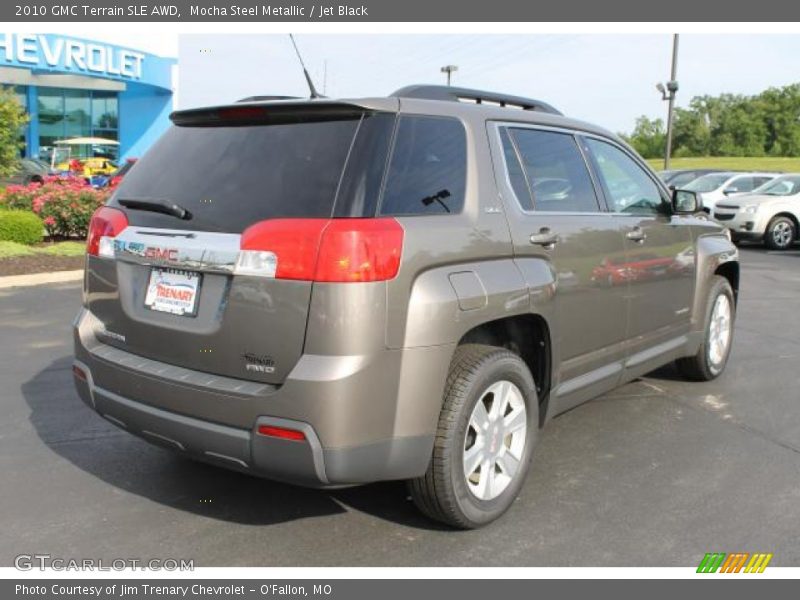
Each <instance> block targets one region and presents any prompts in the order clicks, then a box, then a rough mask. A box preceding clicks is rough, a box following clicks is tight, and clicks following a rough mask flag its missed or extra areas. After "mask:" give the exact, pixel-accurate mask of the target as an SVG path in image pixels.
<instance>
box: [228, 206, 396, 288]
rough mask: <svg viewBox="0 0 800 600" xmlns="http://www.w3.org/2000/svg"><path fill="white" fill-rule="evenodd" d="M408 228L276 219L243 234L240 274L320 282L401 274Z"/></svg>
mask: <svg viewBox="0 0 800 600" xmlns="http://www.w3.org/2000/svg"><path fill="white" fill-rule="evenodd" d="M402 251H403V228H402V227H401V226H400V223H398V222H397V221H396V220H395V219H392V218H380V219H272V220H267V221H261V222H259V223H256V224H255V225H252V226H251V227H248V228H247V229H246V230H245V231H244V233H242V240H241V251H240V252H239V259H238V261H237V264H236V273H237V274H241V275H255V276H262V277H275V278H276V279H298V280H303V281H320V282H338V283H346V282H364V281H386V280H388V279H392V278H393V277H394V276H395V275H397V271H398V269H399V268H400V258H401V255H402Z"/></svg>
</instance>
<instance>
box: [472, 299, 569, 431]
mask: <svg viewBox="0 0 800 600" xmlns="http://www.w3.org/2000/svg"><path fill="white" fill-rule="evenodd" d="M463 344H486V345H489V346H497V347H501V348H505V349H507V350H509V351H511V352H513V353H514V354H516V355H518V356H519V357H520V358H521V359H522V360H523V362H524V363H525V364H526V365H527V367H528V369H529V370H530V372H531V375H532V376H533V380H534V382H535V384H536V393H537V395H538V399H539V426H540V427H541V426H542V425H543V424H544V419H545V415H546V414H547V403H548V399H549V397H550V389H551V382H552V371H553V369H552V359H553V355H552V344H551V336H550V325H549V324H548V322H547V319H545V318H544V317H543V316H542V315H540V314H535V313H528V314H521V315H515V316H509V317H503V318H499V319H495V320H491V321H486V322H484V323H481V324H479V325H476V326H475V327H473V328H472V329H470V330H469V331H467V332H466V333H464V335H463V336H461V339H460V340H459V341H458V344H457V346H460V345H463Z"/></svg>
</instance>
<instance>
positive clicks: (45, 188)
mask: <svg viewBox="0 0 800 600" xmlns="http://www.w3.org/2000/svg"><path fill="white" fill-rule="evenodd" d="M111 191H112V190H108V189H106V190H96V189H94V188H92V187H91V186H90V185H88V184H87V183H86V181H85V180H84V179H82V178H80V177H48V178H47V179H46V180H45V182H44V184H40V183H30V184H28V185H10V186H8V187H7V188H6V189H5V191H4V192H2V193H0V207H2V206H5V207H6V208H11V209H23V210H31V211H33V212H34V213H36V214H37V215H39V216H40V217H41V218H42V221H43V222H44V226H45V228H46V229H47V233H48V235H50V236H58V237H80V238H85V237H86V233H87V230H88V228H89V220H90V219H91V217H92V213H93V212H94V211H95V210H96V209H97V208H98V207H99V206H102V205H103V204H105V202H106V200H108V197H109V196H110V195H111Z"/></svg>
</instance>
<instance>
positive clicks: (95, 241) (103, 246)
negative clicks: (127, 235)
mask: <svg viewBox="0 0 800 600" xmlns="http://www.w3.org/2000/svg"><path fill="white" fill-rule="evenodd" d="M127 226H128V217H127V216H125V213H124V212H122V211H121V210H118V209H116V208H110V207H108V206H101V207H100V208H98V209H97V210H96V211H94V214H93V215H92V220H91V221H89V235H88V236H87V237H86V252H87V253H88V254H91V255H92V256H102V257H105V258H113V257H114V242H113V239H114V238H115V237H116V236H118V235H119V234H120V233H122V230H123V229H125V228H126V227H127Z"/></svg>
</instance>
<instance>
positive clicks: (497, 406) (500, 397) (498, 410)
mask: <svg viewBox="0 0 800 600" xmlns="http://www.w3.org/2000/svg"><path fill="white" fill-rule="evenodd" d="M510 393H511V382H509V381H501V382H500V384H499V385H498V386H497V388H496V390H495V392H494V402H492V410H491V412H490V413H489V419H490V420H491V421H495V420H497V419H502V418H503V414H504V413H505V412H506V406H508V396H509V394H510Z"/></svg>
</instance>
